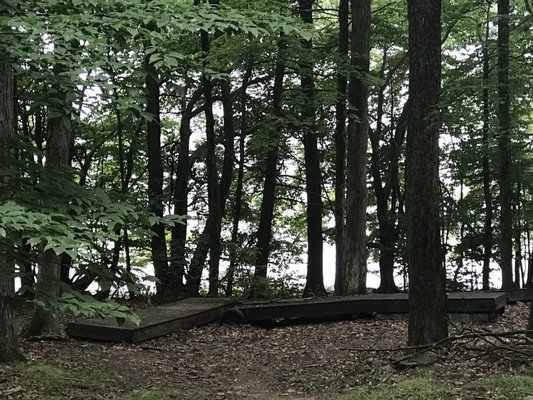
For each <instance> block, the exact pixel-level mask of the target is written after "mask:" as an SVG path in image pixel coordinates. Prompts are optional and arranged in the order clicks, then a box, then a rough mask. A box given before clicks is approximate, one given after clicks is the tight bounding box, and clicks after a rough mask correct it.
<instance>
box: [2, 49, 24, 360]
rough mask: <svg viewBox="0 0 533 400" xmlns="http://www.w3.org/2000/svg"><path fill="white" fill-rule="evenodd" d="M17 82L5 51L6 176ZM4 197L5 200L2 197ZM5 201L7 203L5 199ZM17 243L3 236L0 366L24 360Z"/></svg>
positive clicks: (11, 158)
mask: <svg viewBox="0 0 533 400" xmlns="http://www.w3.org/2000/svg"><path fill="white" fill-rule="evenodd" d="M14 86H15V85H14V79H13V71H12V70H11V65H10V62H9V60H8V59H6V53H5V52H4V51H3V50H2V55H1V56H0V146H1V148H2V154H3V159H4V160H7V164H5V163H4V162H2V163H0V168H1V169H2V170H4V171H2V172H6V169H7V168H9V169H11V168H12V166H11V165H10V163H11V162H12V161H13V156H14V154H13V151H12V150H11V147H12V144H13V140H14V139H15V109H14V105H15V102H14V92H15V90H14ZM0 171H1V170H0ZM2 175H3V176H4V177H1V178H0V190H1V191H2V193H4V192H5V190H6V187H7V186H8V185H9V181H7V178H6V177H7V176H9V174H5V173H2ZM2 197H3V196H2ZM2 200H4V199H3V198H2ZM13 255H14V243H10V242H9V240H8V239H7V238H6V237H5V235H0V337H1V338H2V340H1V341H0V362H6V361H20V360H23V359H24V357H23V355H22V353H21V351H20V349H19V347H18V342H17V336H16V334H15V329H14V326H13V303H14V301H15V282H14V278H13V275H14V273H15V263H14V258H13Z"/></svg>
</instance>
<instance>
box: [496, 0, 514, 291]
mask: <svg viewBox="0 0 533 400" xmlns="http://www.w3.org/2000/svg"><path fill="white" fill-rule="evenodd" d="M510 102H511V99H510V97H509V0H498V130H499V141H498V147H499V152H500V207H501V211H500V230H501V233H500V235H501V236H500V258H501V259H500V268H501V270H502V289H512V288H514V283H513V212H512V194H513V187H512V184H513V183H512V176H511V173H512V160H511V113H510Z"/></svg>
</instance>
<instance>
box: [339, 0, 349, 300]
mask: <svg viewBox="0 0 533 400" xmlns="http://www.w3.org/2000/svg"><path fill="white" fill-rule="evenodd" d="M349 17H350V1H349V0H341V1H340V2H339V14H338V19H339V44H338V46H339V49H338V52H339V63H338V66H337V69H338V71H337V103H336V104H335V293H336V294H341V293H342V286H343V283H342V272H343V264H344V261H343V260H344V240H345V239H344V236H345V232H344V231H345V224H346V222H345V208H346V112H347V110H346V92H347V89H348V76H347V74H346V72H345V66H347V64H348V63H349V58H348V50H349V46H350V28H349Z"/></svg>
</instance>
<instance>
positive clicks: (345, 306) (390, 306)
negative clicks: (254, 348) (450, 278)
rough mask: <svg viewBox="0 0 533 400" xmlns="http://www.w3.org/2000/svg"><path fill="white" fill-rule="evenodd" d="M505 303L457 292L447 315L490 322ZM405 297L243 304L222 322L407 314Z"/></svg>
mask: <svg viewBox="0 0 533 400" xmlns="http://www.w3.org/2000/svg"><path fill="white" fill-rule="evenodd" d="M506 304H507V295H506V293H504V292H461V293H450V294H448V301H447V308H448V313H449V314H458V315H462V314H469V315H474V317H473V318H472V319H475V320H477V321H482V320H486V321H489V320H492V319H493V318H494V317H496V316H497V315H498V314H501V313H502V312H503V311H504V309H505V305H506ZM408 312H409V303H408V295H407V294H406V293H398V294H377V293H372V294H365V295H357V296H343V297H325V298H308V299H290V300H274V301H245V302H242V303H239V304H238V305H236V307H235V308H233V309H231V310H228V311H226V312H225V313H224V315H223V316H222V319H223V321H232V322H240V323H262V322H267V321H271V322H276V321H283V320H291V319H302V320H306V319H320V318H325V319H326V318H328V317H335V316H341V317H342V316H344V317H346V318H353V317H357V316H358V315H369V314H407V313H408Z"/></svg>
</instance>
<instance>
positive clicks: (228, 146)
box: [209, 80, 235, 296]
mask: <svg viewBox="0 0 533 400" xmlns="http://www.w3.org/2000/svg"><path fill="white" fill-rule="evenodd" d="M220 86H221V92H222V109H223V112H224V116H223V119H224V128H223V131H224V159H223V163H222V174H221V177H220V185H219V200H218V201H219V209H220V213H219V215H218V218H219V219H218V221H217V224H216V225H215V227H216V229H217V230H216V232H214V236H215V238H216V239H215V240H214V241H212V242H211V247H210V254H209V295H210V296H217V295H218V286H219V264H220V257H221V254H222V238H221V232H222V218H223V216H224V214H225V210H226V203H227V200H228V197H229V192H230V189H231V183H232V180H233V158H234V156H235V122H234V119H233V97H232V95H231V86H230V82H229V81H228V80H224V81H222V82H221V84H220Z"/></svg>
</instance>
